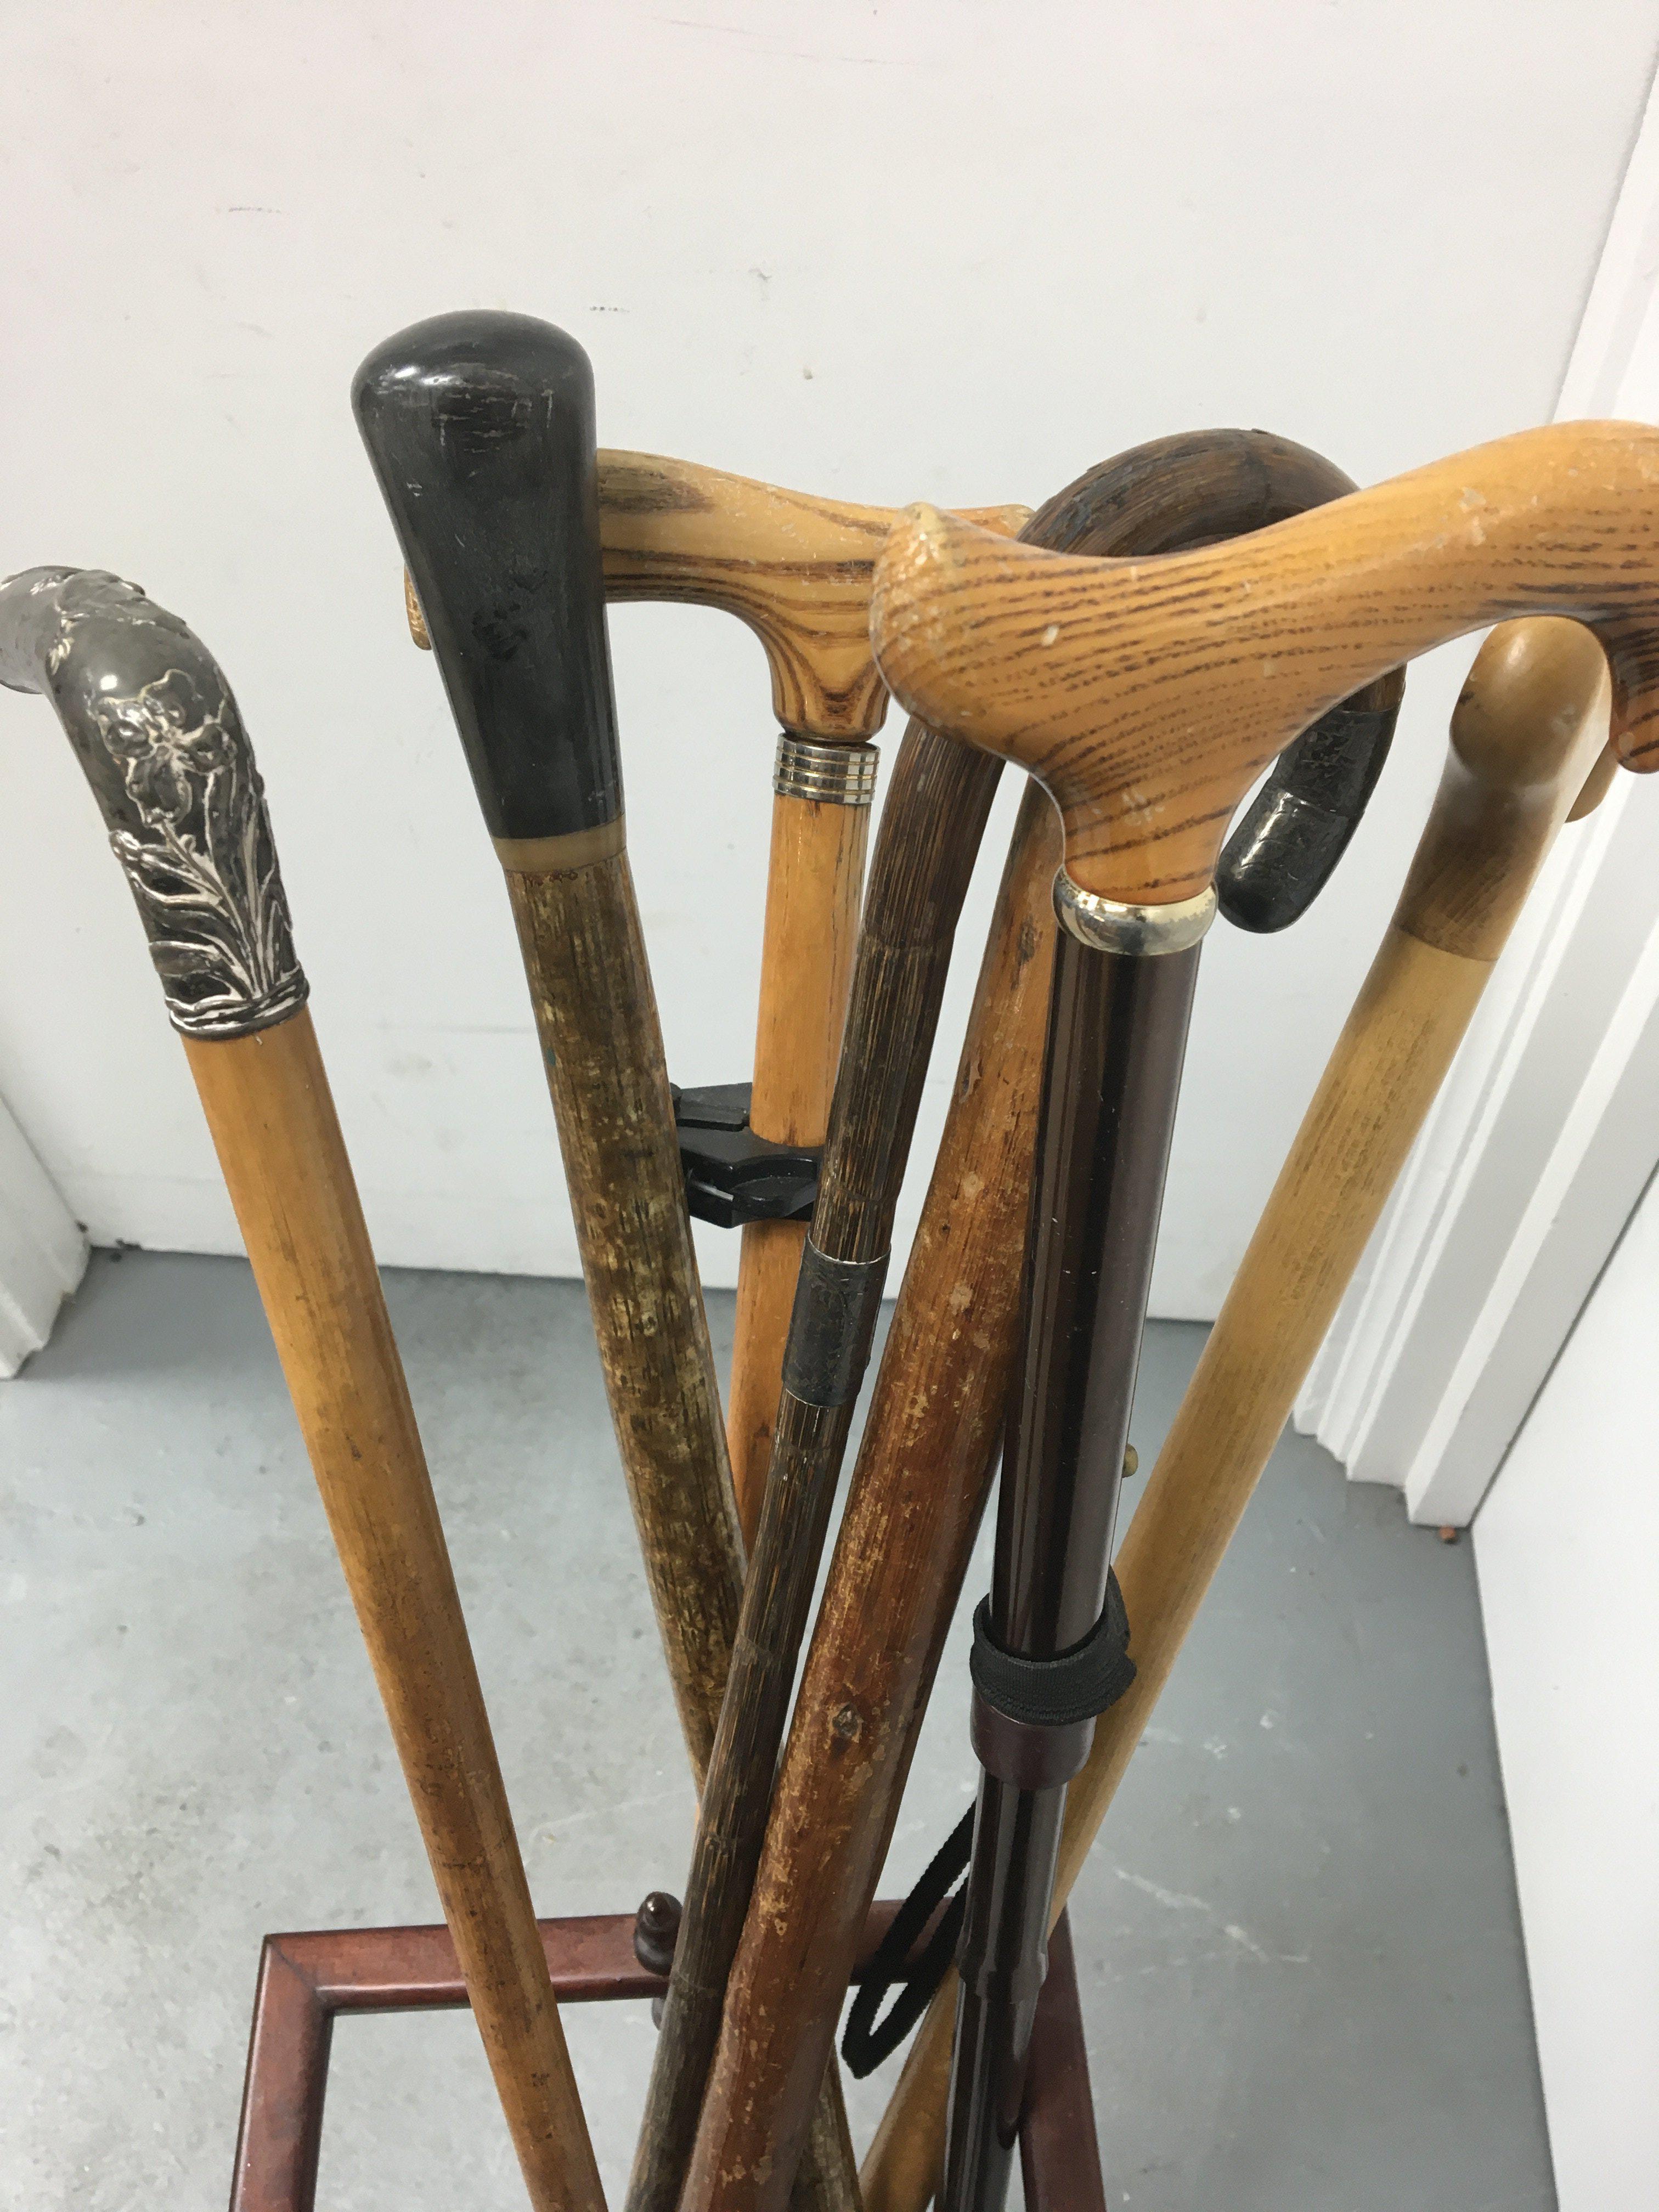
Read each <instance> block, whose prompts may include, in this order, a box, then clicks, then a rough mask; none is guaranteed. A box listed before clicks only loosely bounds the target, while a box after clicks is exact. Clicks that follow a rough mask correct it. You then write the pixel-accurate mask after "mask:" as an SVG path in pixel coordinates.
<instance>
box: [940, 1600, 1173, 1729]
mask: <svg viewBox="0 0 1659 2212" xmlns="http://www.w3.org/2000/svg"><path fill="white" fill-rule="evenodd" d="M990 1613H991V1601H990V1599H989V1598H988V1597H987V1598H981V1600H980V1602H979V1605H978V1607H976V1608H975V1613H974V1648H973V1650H972V1652H971V1653H970V1655H969V1660H968V1672H969V1674H970V1675H971V1676H972V1677H973V1683H974V1687H975V1689H976V1690H977V1691H978V1692H979V1694H980V1695H981V1698H983V1699H984V1700H985V1702H986V1704H987V1705H990V1706H993V1707H994V1709H995V1710H996V1711H998V1712H1000V1713H1004V1714H1006V1716H1007V1717H1008V1718H1009V1719H1010V1720H1011V1721H1018V1722H1019V1723H1021V1724H1022V1726H1024V1727H1025V1728H1070V1727H1072V1726H1073V1724H1074V1723H1076V1722H1078V1721H1091V1720H1093V1719H1094V1718H1095V1717H1096V1716H1097V1714H1100V1713H1103V1712H1104V1711H1106V1709H1107V1707H1108V1706H1109V1705H1115V1704H1116V1703H1117V1701H1118V1699H1120V1698H1121V1696H1122V1695H1123V1693H1124V1692H1125V1691H1126V1690H1127V1688H1128V1686H1129V1685H1130V1683H1131V1682H1133V1680H1134V1678H1135V1662H1134V1661H1133V1659H1131V1658H1130V1656H1129V1616H1128V1614H1127V1613H1126V1612H1125V1611H1124V1609H1123V1593H1122V1591H1121V1589H1119V1588H1118V1586H1117V1577H1116V1575H1115V1573H1108V1575H1107V1577H1106V1609H1105V1611H1104V1612H1103V1613H1102V1614H1101V1616H1100V1619H1099V1620H1097V1622H1096V1623H1095V1625H1094V1626H1093V1627H1092V1628H1091V1630H1090V1631H1089V1633H1088V1634H1087V1635H1086V1636H1085V1638H1084V1639H1083V1641H1082V1643H1081V1644H1073V1646H1072V1649H1071V1650H1069V1651H1062V1652H1061V1653H1060V1655H1059V1656H1058V1657H1057V1658H1054V1659H1022V1658H1020V1657H1018V1656H1017V1655H1016V1654H1015V1653H1014V1652H1012V1651H1005V1650H1003V1649H1002V1647H1001V1645H1000V1644H994V1643H993V1642H992V1641H991V1631H990V1625H989V1624H990Z"/></svg>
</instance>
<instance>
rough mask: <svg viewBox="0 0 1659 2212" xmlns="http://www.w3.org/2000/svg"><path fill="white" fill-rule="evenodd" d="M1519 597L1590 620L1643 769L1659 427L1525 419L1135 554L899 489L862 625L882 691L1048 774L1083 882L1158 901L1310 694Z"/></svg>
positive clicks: (1340, 686)
mask: <svg viewBox="0 0 1659 2212" xmlns="http://www.w3.org/2000/svg"><path fill="white" fill-rule="evenodd" d="M1526 614H1553V615H1570V616H1572V617H1576V618H1577V619H1578V620H1580V621H1582V622H1584V623H1588V624H1589V627H1590V628H1591V629H1593V630H1594V631H1595V634H1596V636H1597V638H1598V639H1599V641H1600V642H1601V647H1602V649H1603V651H1604V652H1605V653H1606V654H1607V661H1608V665H1609V666H1610V668H1611V671H1612V675H1613V735H1614V737H1615V738H1616V739H1617V741H1618V744H1619V750H1620V757H1621V758H1622V759H1623V761H1624V762H1625V763H1626V766H1628V767H1632V768H1636V769H1650V768H1654V767H1659V430H1655V429H1650V428H1645V427H1644V426H1643V425H1640V424H1638V423H1632V422H1563V423H1558V424H1555V425H1553V427H1551V428H1547V429H1541V430H1525V431H1522V432H1521V433H1520V435H1518V436H1516V437H1512V438H1502V439H1499V440H1498V441H1497V442H1496V443H1495V444H1492V445H1490V446H1480V447H1476V448H1475V449H1474V452H1472V453H1460V454H1457V455H1455V457H1454V458H1453V459H1450V460H1446V461H1438V462H1436V463H1435V464H1434V465H1432V466H1431V467H1429V468H1425V469H1418V470H1416V471H1413V473H1412V474H1410V475H1409V476H1403V477H1395V479H1394V480H1393V481H1392V482H1391V483H1384V484H1379V485H1377V486H1376V487H1375V488H1374V489H1371V490H1370V491H1362V492H1356V493H1354V494H1353V495H1352V497H1351V498H1348V499H1344V500H1339V501H1337V502H1336V503H1335V504H1334V506H1331V507H1322V508H1320V509H1319V510H1318V511H1317V512H1316V513H1312V514H1305V515H1298V516H1297V517H1296V518H1294V519H1293V520H1291V521H1288V522H1281V523H1279V524H1278V525H1277V526H1275V527H1274V528H1273V529H1272V530H1269V531H1265V532H1262V533H1261V535H1260V536H1259V537H1256V538H1252V539H1250V540H1249V543H1248V544H1232V545H1217V546H1211V547H1207V548H1206V549H1204V550H1200V551H1198V552H1194V553H1186V554H1182V556H1179V558H1177V559H1175V560H1171V561H1167V562H1157V563H1151V564H1148V563H1141V562H1129V561H1125V562H1119V563H1117V564H1115V566H1106V565H1104V564H1103V563H1099V562H1085V561H1079V560H1075V559H1072V560H1068V559H1066V558H1063V557H1061V556H1057V555H1054V554H1048V553H1043V552H1041V551H1039V550H1036V549H1035V548H1033V547H1030V546H1024V545H1010V544H1005V543H1004V542H1003V541H1002V540H1001V539H1000V538H994V537H989V536H987V535H985V534H984V533H983V532H978V531H976V530H975V529H974V528H973V526H971V525H969V524H967V523H963V522H959V521H956V520H952V519H951V518H950V517H948V516H945V515H942V514H940V513H938V512H937V511H936V510H935V509H933V508H931V507H912V508H911V509H910V510H909V511H908V514H907V516H906V518H905V520H904V521H903V523H902V524H901V525H899V526H897V527H896V529H895V530H894V532H893V534H892V536H891V538H890V539H889V541H888V544H887V546H886V548H885V550H884V552H883V555H882V557H881V560H880V562H879V563H878V568H877V574H876V592H875V597H874V599H873V601H872V613H871V621H872V635H873V636H874V639H875V642H876V649H877V653H878V658H879V660H880V663H881V667H882V671H883V672H884V675H885V676H886V678H887V680H888V683H889V684H890V687H891V689H892V691H893V694H894V696H895V697H896V698H898V699H900V700H901V701H902V702H903V703H904V705H905V706H907V707H908V708H909V709H910V711H911V712H912V713H913V714H920V715H921V716H922V718H923V719H924V720H926V721H927V723H928V724H929V726H931V727H933V728H934V729H939V730H943V731H947V732H949V733H950V734H951V735H952V736H954V737H960V738H966V739H968V740H969V741H970V742H971V743H973V744H978V745H982V746H984V747H985V748H986V749H987V750H989V751H992V752H996V753H1000V754H1001V755H1002V756H1003V757H1004V758H1006V759H1009V760H1013V761H1018V763H1019V764H1020V765H1021V766H1022V767H1023V768H1027V769H1030V771H1031V773H1032V774H1033V775H1035V776H1036V778H1037V780H1038V781H1039V782H1041V783H1042V785H1043V786H1044V787H1045V788H1046V789H1047V790H1048V793H1049V794H1050V796H1051V797H1052V798H1053V799H1054V802H1055V804H1056V805H1058V806H1059V808H1060V817H1061V821H1062V823H1063V824H1064V828H1065V835H1066V859H1065V871H1066V876H1067V877H1068V878H1069V879H1070V880H1071V882H1072V883H1073V884H1075V885H1076V886H1077V888H1078V889H1079V890H1081V891H1082V892H1084V893H1085V894H1087V895H1091V896H1099V897H1103V898H1106V899H1109V900H1112V901H1115V902H1120V903H1122V904H1128V905H1156V906H1165V905H1170V904H1174V903H1176V902H1182V901H1184V900H1188V899H1191V898H1194V897H1199V896H1202V895H1203V894H1204V893H1205V891H1206V887H1207V886H1208V884H1209V883H1210V880H1211V876H1212V871H1213V868H1214V866H1215V860H1216V854H1217V852H1218V848H1219V847H1220V843H1221V840H1222V837H1223V836H1224V834H1225V829H1226V826H1227V823H1228V821H1229V819H1230V818H1231V815H1232V813H1233V811H1234V810H1235V809H1236V808H1237V805H1238V803H1239V801H1240V799H1242V798H1243V795H1244V793H1245V792H1246V791H1248V789H1249V787H1250V784H1251V783H1252V782H1253V781H1254V780H1255V777H1256V775H1258V774H1259V773H1260V772H1261V769H1263V768H1264V767H1265V766H1266V765H1267V762H1268V761H1269V760H1270V759H1271V758H1272V757H1273V755H1274V754H1275V753H1277V752H1278V751H1279V750H1280V749H1281V748H1282V747H1283V746H1284V745H1285V744H1287V743H1288V742H1289V741H1290V740H1291V738H1293V737H1295V736H1296V734H1297V732H1298V731H1300V730H1302V729H1304V728H1305V727H1306V726H1307V725H1308V724H1309V723H1310V721H1311V720H1313V719H1314V717H1315V716H1316V714H1322V713H1323V712H1324V710H1325V709H1326V708H1328V707H1329V706H1331V705H1332V704H1333V703H1334V702H1335V701H1337V700H1338V699H1340V698H1342V697H1343V696H1346V694H1347V693H1348V692H1351V691H1352V690H1354V689H1355V687H1356V686H1357V685H1358V684H1363V683H1365V682H1367V681H1368V680H1369V679H1370V678H1372V677H1375V676H1377V675H1380V674H1381V673H1382V671H1383V670H1384V669H1385V668H1388V667H1390V666H1392V665H1394V664H1395V663H1396V662H1398V661H1401V660H1409V659H1414V658H1415V657H1416V656H1417V655H1418V654H1419V653H1426V652H1427V651H1428V650H1429V648H1430V647H1431V646H1436V645H1442V644H1443V643H1445V642H1446V641H1447V640H1448V639H1449V638H1454V637H1461V636H1462V635H1464V634H1465V633H1466V632H1468V631H1469V630H1473V629H1480V628H1482V627H1483V626H1484V625H1485V624H1486V623H1492V622H1496V621H1500V620H1502V619H1504V618H1505V617H1510V616H1515V615H1526Z"/></svg>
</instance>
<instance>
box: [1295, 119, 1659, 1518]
mask: <svg viewBox="0 0 1659 2212" xmlns="http://www.w3.org/2000/svg"><path fill="white" fill-rule="evenodd" d="M1555 411H1556V419H1557V420H1558V421H1563V420H1571V419H1574V418H1582V417H1584V416H1632V417H1636V418H1638V419H1644V420H1647V421H1649V422H1659V85H1656V88H1655V89H1654V90H1653V91H1651V92H1650V96H1649V100H1648V105H1647V109H1646V112H1645V113H1644V118H1643V120H1642V124H1641V126H1640V129H1639V131H1638V137H1637V140H1636V143H1635V146H1634V148H1633V149H1632V155H1631V159H1630V163H1629V166H1628V167H1627V169H1626V174H1625V180H1624V183H1623V185H1622V186H1621V188H1620V197H1619V202H1618V204H1617V207H1616V208H1615V210H1614V212H1613V222H1612V223H1611V225H1610V227H1609V229H1608V233H1607V242H1606V245H1605V246H1604V248H1603V251H1602V254H1601V262H1600V264H1599V266H1598V269H1597V271H1596V276H1595V283H1594V284H1593V286H1592V288H1591V290H1590V295H1589V301H1588V302H1587V305H1586V307H1585V311H1584V317H1583V323H1582V324H1581V325H1580V328H1579V332H1578V337H1577V340H1576V342H1575V343H1574V347H1573V351H1572V356H1571V360H1570V362H1569V363H1568V366H1567V370H1566V374H1565V378H1564V380H1563V382H1562V387H1561V394H1560V398H1559V402H1558V404H1557V407H1556V410H1555ZM1654 808H1655V801H1654V798H1653V794H1652V793H1651V792H1650V791H1649V790H1647V789H1646V788H1645V787H1644V782H1643V781H1638V779H1636V778H1634V777H1629V776H1623V775H1621V776H1620V777H1618V778H1616V779H1615V781H1614V783H1613V788H1612V790H1611V791H1610V793H1608V795H1607V799H1604V800H1603V802H1602V804H1601V808H1600V809H1599V810H1598V811H1597V813H1596V814H1595V816H1594V817H1592V818H1591V819H1590V820H1589V822H1587V823H1584V824H1583V825H1582V826H1581V827H1579V828H1577V829H1572V830H1570V831H1568V832H1566V833H1565V834H1564V836H1563V838H1562V841H1561V843H1560V845H1559V847H1558V848H1557V850H1556V852H1555V853H1554V854H1553V856H1552V858H1551V860H1550V861H1549V863H1548V865H1547V868H1546V870H1545V872H1544V874H1543V876H1542V878H1541V880H1540V883H1539V884H1538V887H1537V889H1536V890H1535V891H1534V895H1533V897H1532V899H1531V900H1530V902H1528V909H1527V912H1526V915H1524V917H1523V919H1522V922H1521V924H1520V925H1519V927H1517V929H1516V934H1515V938H1514V939H1513V940H1512V942H1511V944H1510V947H1509V950H1508V951H1506V952H1505V954H1504V958H1503V959H1502V960H1501V961H1500V962H1499V963H1498V970H1497V973H1496V974H1495V975H1494V976H1493V979H1492V984H1491V987H1489V989H1488V991H1487V994H1486V999H1485V1000H1484V1002H1483V1004H1482V1006H1481V1008H1480V1012H1479V1014H1478V1016H1477V1018H1476V1020H1475V1023H1474V1025H1473V1027H1472V1028H1471V1030H1470V1034H1469V1036H1468V1040H1467V1041H1466V1042H1465V1044H1464V1047H1463V1049H1462V1052H1461V1053H1460V1054H1459V1055H1458V1059H1457V1061H1456V1063H1455V1066H1454V1067H1453V1069H1452V1073H1451V1075H1450V1077H1449V1080H1448V1082H1447V1085H1446V1087H1445V1089H1444V1091H1443V1093H1442V1095H1441V1097H1440V1100H1439V1102H1438V1103H1437V1107H1436V1109H1435V1111H1434V1114H1433V1115H1432V1117H1431V1121H1429V1123H1428V1125H1427V1127H1425V1130H1424V1133H1423V1136H1422V1138H1421V1139H1420V1140H1419V1144H1418V1146H1417V1148H1416V1150H1415V1152H1413V1156H1412V1158H1411V1161H1410V1163H1409V1164H1408V1165H1407V1170H1406V1173H1405V1175H1404V1176H1403V1177H1402V1178H1401V1184H1400V1188H1399V1189H1398V1191H1397V1192H1396V1194H1395V1200H1394V1202H1393V1204H1392V1206H1391V1207H1390V1209H1389V1212H1388V1214H1387V1216H1386V1217H1385V1218H1384V1220H1383V1224H1382V1225H1381V1227H1380V1228H1379V1230H1378V1231H1377V1234H1376V1237H1374V1238H1373V1240H1372V1243H1371V1248H1370V1251H1369V1252H1368V1253H1367V1255H1366V1258H1365V1261H1364V1264H1363V1266H1362V1267H1361V1269H1360V1271H1359V1273H1358V1276H1357V1277H1356V1279H1355V1282H1354V1284H1353V1286H1352V1289H1351V1290H1350V1291H1349V1294H1348V1297H1347V1298H1346V1300H1345V1302H1344V1304H1343V1306H1342V1308H1341V1310H1340V1312H1339V1314H1338V1316H1337V1318H1336V1321H1335V1322H1334V1324H1333V1326H1332V1328H1331V1332H1330V1335H1329V1337H1328V1339H1327V1341H1326V1344H1325V1346H1324V1348H1323V1350H1322V1352H1321V1354H1320V1357H1319V1359H1318V1361H1317V1362H1316V1364H1315V1368H1314V1370H1313V1373H1312V1374H1311V1375H1310V1378H1309V1381H1308V1385H1307V1388H1306V1389H1305V1390H1304V1393H1303V1395H1302V1398H1301V1400H1300V1401H1299V1402H1298V1404H1297V1413H1296V1419H1297V1427H1298V1428H1301V1429H1303V1430H1304V1431H1308V1432H1310V1433H1311V1434H1313V1435H1315V1436H1316V1437H1318V1438H1319V1439H1320V1441H1321V1442H1322V1443H1324V1444H1325V1445H1327V1446H1328V1449H1330V1450H1331V1451H1332V1452H1333V1453H1334V1455H1336V1457H1337V1458H1339V1459H1340V1460H1341V1461H1342V1462H1343V1463H1344V1464H1345V1465H1346V1468H1347V1470H1348V1473H1349V1474H1350V1476H1351V1477H1352V1479H1354V1480H1358V1481H1370V1482H1391V1483H1395V1484H1396V1485H1397V1486H1399V1487H1400V1488H1401V1489H1403V1490H1404V1492H1405V1493H1406V1499H1407V1508H1408V1510H1409V1511H1410V1513H1411V1515H1412V1517H1413V1520H1417V1521H1425V1522H1441V1523H1448V1522H1449V1523H1452V1524H1455V1525H1460V1526H1461V1525H1462V1524H1464V1523H1466V1522H1468V1521H1469V1520H1470V1519H1471V1518H1472V1517H1473V1516H1474V1511H1475V1510H1476V1508H1477V1507H1478V1506H1479V1504H1480V1500H1481V1498H1482V1497H1483V1496H1484V1495H1485V1493H1486V1487H1487V1486H1488V1484H1489V1483H1490V1482H1491V1480H1492V1477H1493V1475H1494V1474H1496V1473H1497V1471H1498V1467H1499V1465H1500V1464H1501V1462H1502V1461H1503V1457H1504V1453H1505V1452H1506V1451H1507V1450H1508V1449H1509V1446H1510V1442H1511V1440H1512V1439H1513V1437H1514V1436H1515V1434H1516V1431H1517V1430H1518V1429H1519V1427H1520V1425H1521V1423H1522V1420H1523V1419H1525V1417H1526V1413H1527V1409H1528V1407H1529V1406H1530V1405H1531V1403H1532V1401H1533V1399H1534V1396H1535V1395H1536V1394H1537V1392H1538V1390H1539V1389H1540V1387H1541V1384H1542V1383H1543V1381H1544V1378H1545V1376H1547V1374H1548V1372H1549V1370H1550V1367H1551V1364H1553V1360H1554V1358H1555V1356H1556V1354H1557V1352H1559V1350H1560V1347H1561V1346H1562V1344H1563V1343H1564V1342H1565V1340H1566V1337H1567V1334H1568V1332H1569V1331H1570V1329H1571V1327H1572V1323H1573V1321H1574V1319H1575V1317H1576V1316H1577V1312H1578V1310H1579V1308H1580V1306H1581V1305H1582V1304H1583V1301H1584V1299H1585V1297H1587V1296H1588V1295H1589V1291H1590V1289H1591V1287H1592V1285H1594V1283H1595V1279H1596V1276H1597V1275H1598V1274H1599V1273H1600V1272H1601V1267H1603V1265H1604V1264H1605V1262H1606V1261H1607V1256H1608V1255H1609V1253H1610V1252H1611V1251H1612V1249H1613V1245H1614V1243H1615V1242H1616V1241H1617V1239H1618V1237H1619V1234H1620V1231H1621V1230H1622V1229H1623V1227H1624V1225H1625V1223H1626V1220H1627V1219H1628V1218H1629V1217H1630V1214H1631V1212H1632V1209H1633V1207H1634V1206H1635V1205H1636V1202H1637V1200H1638V1198H1639V1197H1640V1196H1641V1194H1642V1192H1643V1190H1644V1188H1645V1187H1646V1184H1647V1182H1648V1180H1649V1178H1650V1176H1651V1174H1652V1172H1653V1170H1654V1167H1655V1164H1656V1162H1659V817H1656V814H1655V811H1654Z"/></svg>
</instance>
